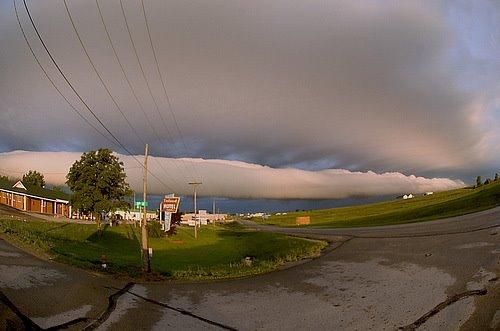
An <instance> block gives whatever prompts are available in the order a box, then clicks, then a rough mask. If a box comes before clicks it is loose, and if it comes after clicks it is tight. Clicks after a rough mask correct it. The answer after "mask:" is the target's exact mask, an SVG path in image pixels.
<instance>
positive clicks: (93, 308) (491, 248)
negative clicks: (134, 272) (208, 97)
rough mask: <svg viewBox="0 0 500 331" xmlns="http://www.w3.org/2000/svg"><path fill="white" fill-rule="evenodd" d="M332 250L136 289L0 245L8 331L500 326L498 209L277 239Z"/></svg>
mask: <svg viewBox="0 0 500 331" xmlns="http://www.w3.org/2000/svg"><path fill="white" fill-rule="evenodd" d="M248 225H249V226H253V227H256V228H257V229H258V230H260V231H279V232H287V233H293V234H297V233H301V234H305V235H307V236H317V237H322V238H326V239H328V240H330V241H332V244H331V247H330V248H329V249H328V250H327V251H326V252H325V254H324V255H323V256H322V257H320V258H318V259H315V260H312V261H307V262H305V263H301V264H298V265H295V266H293V267H290V268H288V269H285V270H281V271H277V272H273V273H270V274H266V275H262V276H258V277H253V278H246V279H239V280H232V281H221V282H205V283H172V282H164V283H148V284H132V283H128V282H127V281H126V280H116V279H113V278H111V277H108V276H102V275H97V274H90V273H88V272H85V271H82V270H78V269H76V268H72V267H69V266H64V265H61V264H58V263H53V262H50V261H44V260H41V259H39V258H36V257H33V256H31V255H29V254H27V253H25V252H23V251H21V250H19V249H18V248H15V247H13V246H12V245H10V244H8V243H6V242H5V241H3V240H0V291H1V293H0V294H1V295H0V302H1V303H0V330H2V329H5V328H7V327H11V328H13V329H22V328H29V327H30V328H32V329H37V328H41V329H48V328H51V327H55V328H62V327H68V328H69V329H74V330H81V329H88V330H91V329H99V330H166V329H172V328H175V329H177V330H193V329H197V330H198V329H201V330H205V329H209V330H210V329H214V330H215V329H237V330H297V329H303V330H311V329H330V330H340V329H345V330H369V329H372V330H385V329H387V330H394V329H398V328H400V327H406V328H407V329H410V330H411V329H415V328H418V329H419V330H420V329H422V330H458V329H460V328H461V329H464V330H487V329H499V328H500V289H499V287H500V281H499V280H498V276H499V275H500V208H496V209H492V210H489V211H485V212H481V213H477V214H471V215H466V216H461V217H457V218H453V219H446V220H440V221H433V222H426V223H415V224H407V225H401V226H391V227H377V228H363V229H276V228H272V227H271V228H269V227H262V226H255V225H253V224H248Z"/></svg>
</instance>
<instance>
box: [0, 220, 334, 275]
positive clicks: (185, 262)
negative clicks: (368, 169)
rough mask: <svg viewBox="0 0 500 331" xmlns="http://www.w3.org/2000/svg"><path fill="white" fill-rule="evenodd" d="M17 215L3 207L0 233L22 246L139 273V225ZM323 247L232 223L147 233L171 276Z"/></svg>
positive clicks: (85, 264)
mask: <svg viewBox="0 0 500 331" xmlns="http://www.w3.org/2000/svg"><path fill="white" fill-rule="evenodd" d="M1 214H3V215H1ZM19 215H20V216H19ZM19 215H16V216H13V215H8V213H5V210H4V213H0V234H3V236H4V237H6V238H7V239H9V240H11V241H13V242H15V243H16V242H17V243H18V244H20V245H21V246H23V247H24V248H28V249H31V250H35V251H36V252H38V253H42V254H48V255H49V256H50V257H52V258H54V259H55V260H57V261H60V262H64V263H69V264H72V265H76V266H79V267H82V268H87V269H92V270H99V268H100V258H101V256H102V255H106V256H107V259H108V262H109V269H108V272H111V273H118V274H128V275H130V276H139V274H140V266H141V258H140V249H139V241H138V240H139V239H138V238H140V229H139V228H138V227H137V228H135V227H134V226H132V225H120V226H115V227H106V228H105V229H104V231H103V232H102V235H100V234H99V233H98V232H97V228H96V226H95V225H92V224H91V225H86V224H70V223H52V222H46V221H38V220H34V219H30V220H27V221H24V219H25V218H26V216H24V215H23V214H19ZM9 216H10V217H9ZM325 246H326V243H325V242H320V241H312V240H307V239H299V238H294V237H288V236H285V235H278V234H272V233H262V232H254V231H248V230H245V229H244V228H242V227H241V226H240V225H238V224H236V223H235V224H232V225H226V226H218V227H217V228H213V227H212V226H205V227H202V228H201V230H200V233H199V237H198V239H195V238H194V233H193V229H192V228H180V229H179V231H178V233H177V235H175V236H172V237H167V238H150V247H152V248H153V257H152V260H151V264H152V269H153V271H154V272H155V273H156V274H157V275H158V276H159V277H167V278H173V279H218V278H232V277H241V276H247V275H253V274H259V273H264V272H269V271H272V270H275V269H276V268H278V267H280V266H281V265H283V264H284V263H286V262H291V261H296V260H300V259H302V258H306V257H313V256H317V255H318V254H319V253H320V251H321V249H323V248H324V247H325ZM246 256H250V257H252V258H253V263H252V266H250V267H249V266H246V265H245V263H244V262H243V260H244V258H245V257H246Z"/></svg>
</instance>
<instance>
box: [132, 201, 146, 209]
mask: <svg viewBox="0 0 500 331" xmlns="http://www.w3.org/2000/svg"><path fill="white" fill-rule="evenodd" d="M147 206H148V202H147V201H136V202H135V208H139V207H147Z"/></svg>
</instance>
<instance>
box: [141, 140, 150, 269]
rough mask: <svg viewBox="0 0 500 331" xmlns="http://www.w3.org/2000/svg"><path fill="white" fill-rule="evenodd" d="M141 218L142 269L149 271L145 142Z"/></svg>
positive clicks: (146, 148) (146, 149)
mask: <svg viewBox="0 0 500 331" xmlns="http://www.w3.org/2000/svg"><path fill="white" fill-rule="evenodd" d="M142 187H143V201H144V207H143V208H144V210H143V219H142V224H141V257H142V271H144V272H151V262H150V261H149V247H148V228H147V208H146V201H147V200H146V199H147V191H148V144H146V147H145V151H144V177H143V186H142Z"/></svg>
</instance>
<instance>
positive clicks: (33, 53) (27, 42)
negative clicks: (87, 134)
mask: <svg viewBox="0 0 500 331" xmlns="http://www.w3.org/2000/svg"><path fill="white" fill-rule="evenodd" d="M12 2H13V4H14V11H15V13H16V19H17V23H18V24H19V28H20V29H21V32H22V35H23V38H24V41H26V44H27V45H28V48H29V50H30V52H31V54H32V55H33V58H34V59H35V61H36V63H37V64H38V66H39V67H40V69H41V70H42V72H43V73H44V75H45V77H46V78H47V79H48V80H49V82H50V83H51V84H52V86H53V87H54V88H55V89H56V91H57V92H58V93H59V95H60V96H61V97H62V98H63V99H64V101H66V103H67V104H68V105H69V106H70V107H71V109H73V111H75V113H77V114H78V116H80V117H81V118H82V119H83V120H84V121H85V122H86V123H87V124H88V125H89V126H90V127H91V128H92V129H94V130H95V131H96V132H97V133H99V134H100V135H101V136H103V137H104V138H105V139H106V140H108V141H109V142H112V141H111V140H110V139H109V138H108V137H107V136H106V135H105V134H104V133H102V132H101V131H100V130H99V129H97V128H96V127H95V125H93V124H92V123H91V122H90V121H89V120H88V119H87V118H86V117H85V116H83V114H82V113H80V111H79V110H78V109H77V108H76V107H75V106H74V105H73V104H72V103H71V102H70V101H69V100H68V98H66V96H65V95H64V94H63V93H62V92H61V90H60V89H59V88H58V87H57V85H56V84H55V82H54V81H53V80H52V78H51V77H50V76H49V74H48V73H47V71H46V70H45V68H44V67H43V66H42V63H41V62H40V60H39V59H38V57H37V56H36V54H35V51H34V50H33V47H31V44H30V42H29V40H28V37H27V36H26V32H25V31H24V28H23V26H22V24H21V20H20V19H19V13H18V11H17V5H16V0H12Z"/></svg>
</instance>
